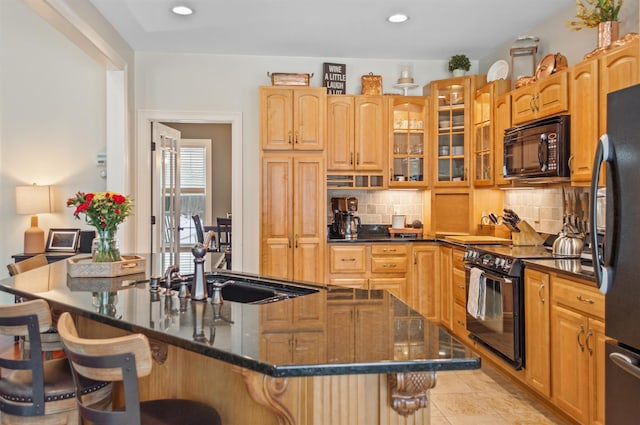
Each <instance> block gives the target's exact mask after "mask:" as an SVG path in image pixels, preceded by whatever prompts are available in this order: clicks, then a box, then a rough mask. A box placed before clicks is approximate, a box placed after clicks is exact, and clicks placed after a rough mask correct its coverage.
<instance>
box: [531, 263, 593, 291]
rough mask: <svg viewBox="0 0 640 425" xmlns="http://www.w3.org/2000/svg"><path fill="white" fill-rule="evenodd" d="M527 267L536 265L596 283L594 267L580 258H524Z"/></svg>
mask: <svg viewBox="0 0 640 425" xmlns="http://www.w3.org/2000/svg"><path fill="white" fill-rule="evenodd" d="M524 263H525V267H526V266H530V267H535V268H537V269H542V270H546V271H550V272H555V273H559V274H563V275H565V276H569V277H573V278H578V279H582V280H585V281H587V282H589V284H593V285H596V278H595V275H594V273H593V267H592V266H590V265H584V264H583V263H584V262H583V261H581V260H580V259H579V258H578V259H570V258H561V259H548V260H524Z"/></svg>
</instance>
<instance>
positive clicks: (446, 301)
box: [439, 246, 453, 329]
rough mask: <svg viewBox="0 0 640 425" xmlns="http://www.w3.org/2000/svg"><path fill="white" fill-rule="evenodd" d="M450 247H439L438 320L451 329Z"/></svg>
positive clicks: (451, 268)
mask: <svg viewBox="0 0 640 425" xmlns="http://www.w3.org/2000/svg"><path fill="white" fill-rule="evenodd" d="M452 251H453V250H452V249H451V248H449V247H444V246H442V247H440V270H439V271H440V321H441V323H442V324H443V325H444V326H446V327H447V328H449V329H451V321H452V320H453V319H452V314H453V313H452V311H451V308H452V307H453V300H452V296H451V285H452V282H453V259H452V258H453V257H452Z"/></svg>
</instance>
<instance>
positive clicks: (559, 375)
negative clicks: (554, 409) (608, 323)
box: [551, 305, 589, 423]
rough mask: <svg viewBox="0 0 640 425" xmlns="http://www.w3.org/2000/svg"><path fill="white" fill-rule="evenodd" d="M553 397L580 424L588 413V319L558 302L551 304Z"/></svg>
mask: <svg viewBox="0 0 640 425" xmlns="http://www.w3.org/2000/svg"><path fill="white" fill-rule="evenodd" d="M551 323H552V329H551V335H552V338H553V340H552V344H551V345H552V347H553V354H552V365H551V370H552V381H551V385H552V388H551V394H552V400H553V401H554V403H555V404H556V406H558V407H559V408H560V409H561V410H562V411H564V412H565V413H567V414H568V415H569V416H571V417H572V418H574V419H575V420H577V421H578V422H580V423H587V421H588V416H589V362H588V358H587V357H586V356H587V354H586V346H585V341H586V337H587V331H588V329H587V327H588V324H587V319H586V318H585V317H584V316H582V315H581V314H578V313H576V312H573V311H571V310H568V309H566V308H563V307H561V306H558V305H553V306H551Z"/></svg>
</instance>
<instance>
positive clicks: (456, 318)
mask: <svg viewBox="0 0 640 425" xmlns="http://www.w3.org/2000/svg"><path fill="white" fill-rule="evenodd" d="M453 333H454V334H455V335H456V336H459V337H466V336H467V335H468V334H469V331H467V309H466V308H465V307H463V306H461V305H460V304H454V306H453Z"/></svg>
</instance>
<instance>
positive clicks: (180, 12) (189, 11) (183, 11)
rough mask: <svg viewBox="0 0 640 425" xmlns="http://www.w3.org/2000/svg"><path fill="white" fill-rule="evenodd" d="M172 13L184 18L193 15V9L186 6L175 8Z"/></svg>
mask: <svg viewBox="0 0 640 425" xmlns="http://www.w3.org/2000/svg"><path fill="white" fill-rule="evenodd" d="M171 11H172V12H173V13H175V14H176V15H182V16H187V15H191V14H192V13H193V9H191V8H190V7H189V6H185V5H180V6H173V7H172V8H171Z"/></svg>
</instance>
